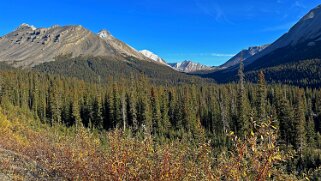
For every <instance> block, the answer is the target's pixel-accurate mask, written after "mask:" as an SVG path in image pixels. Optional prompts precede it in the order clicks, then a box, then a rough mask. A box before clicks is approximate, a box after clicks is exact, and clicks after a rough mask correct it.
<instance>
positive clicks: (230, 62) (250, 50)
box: [220, 45, 269, 69]
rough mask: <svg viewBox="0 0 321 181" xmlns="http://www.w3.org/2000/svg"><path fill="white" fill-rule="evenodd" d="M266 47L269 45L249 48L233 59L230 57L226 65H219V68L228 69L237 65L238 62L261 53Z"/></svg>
mask: <svg viewBox="0 0 321 181" xmlns="http://www.w3.org/2000/svg"><path fill="white" fill-rule="evenodd" d="M268 46H269V45H263V46H254V47H249V48H248V49H245V50H242V51H241V52H239V53H238V54H236V55H235V56H234V57H232V58H231V59H230V60H228V61H227V62H226V63H224V64H223V65H221V66H220V68H223V69H225V68H229V67H232V66H234V65H237V64H239V63H240V61H243V62H245V61H246V60H247V59H248V58H250V57H252V56H253V55H255V54H257V53H259V52H261V51H263V50H264V49H266V48H267V47H268Z"/></svg>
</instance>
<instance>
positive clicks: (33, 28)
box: [17, 23, 37, 30]
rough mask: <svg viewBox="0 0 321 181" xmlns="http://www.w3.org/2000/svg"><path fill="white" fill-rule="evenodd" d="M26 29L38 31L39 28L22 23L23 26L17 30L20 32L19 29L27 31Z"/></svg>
mask: <svg viewBox="0 0 321 181" xmlns="http://www.w3.org/2000/svg"><path fill="white" fill-rule="evenodd" d="M26 28H28V29H32V30H36V29H37V28H36V27H35V26H33V25H29V24H27V23H22V24H21V25H20V26H19V27H18V28H17V30H19V29H26Z"/></svg>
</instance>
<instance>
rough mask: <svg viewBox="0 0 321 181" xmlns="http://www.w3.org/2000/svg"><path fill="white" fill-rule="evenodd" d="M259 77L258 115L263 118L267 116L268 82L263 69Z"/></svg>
mask: <svg viewBox="0 0 321 181" xmlns="http://www.w3.org/2000/svg"><path fill="white" fill-rule="evenodd" d="M258 78H259V81H258V90H257V117H258V119H259V120H262V119H264V118H265V117H266V83H265V78H264V73H263V72H262V71H260V73H259V75H258Z"/></svg>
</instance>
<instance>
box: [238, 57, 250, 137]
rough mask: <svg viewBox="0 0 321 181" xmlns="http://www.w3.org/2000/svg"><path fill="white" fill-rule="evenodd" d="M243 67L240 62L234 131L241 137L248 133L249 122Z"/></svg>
mask: <svg viewBox="0 0 321 181" xmlns="http://www.w3.org/2000/svg"><path fill="white" fill-rule="evenodd" d="M243 71H244V65H243V62H242V61H241V62H240V68H239V71H238V76H239V83H238V91H237V120H236V131H237V133H238V135H239V136H241V137H243V136H246V135H247V134H249V133H250V122H249V118H248V110H247V109H248V107H247V106H248V105H247V102H246V91H245V86H244V81H245V80H244V73H243Z"/></svg>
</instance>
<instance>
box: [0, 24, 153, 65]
mask: <svg viewBox="0 0 321 181" xmlns="http://www.w3.org/2000/svg"><path fill="white" fill-rule="evenodd" d="M0 49H1V50H2V51H0V61H2V62H7V63H9V64H11V65H13V66H15V67H23V68H26V67H34V66H36V65H39V64H42V63H45V62H51V61H55V60H56V58H57V57H59V56H70V57H72V58H73V57H78V56H102V57H108V58H110V59H114V60H124V59H126V57H135V58H137V59H141V60H147V61H149V59H147V58H146V57H144V56H143V55H142V54H140V53H139V52H137V51H136V50H135V49H133V48H132V47H130V46H128V45H126V44H125V43H123V42H122V41H120V40H118V39H116V38H114V37H113V36H112V35H111V34H110V33H108V32H107V31H106V30H103V31H101V32H99V33H98V35H97V34H95V33H93V32H91V31H89V30H87V29H85V28H84V27H82V26H52V27H49V28H35V27H34V26H30V25H28V24H22V25H20V26H19V27H18V28H17V29H16V30H15V31H13V32H11V33H9V34H7V35H5V36H3V37H1V38H0Z"/></svg>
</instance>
